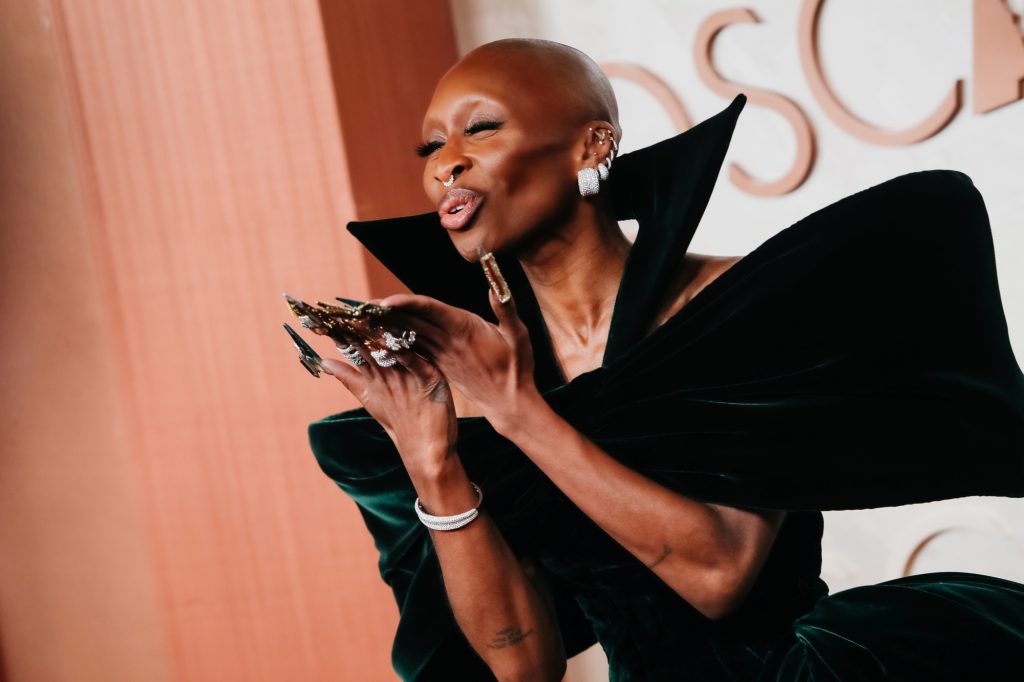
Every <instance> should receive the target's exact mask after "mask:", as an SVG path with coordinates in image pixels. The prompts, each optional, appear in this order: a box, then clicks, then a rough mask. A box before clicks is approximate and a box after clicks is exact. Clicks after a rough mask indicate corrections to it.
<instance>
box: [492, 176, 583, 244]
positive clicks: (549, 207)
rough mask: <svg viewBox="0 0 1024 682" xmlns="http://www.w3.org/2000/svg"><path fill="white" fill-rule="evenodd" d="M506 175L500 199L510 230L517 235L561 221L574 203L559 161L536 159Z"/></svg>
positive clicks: (572, 186)
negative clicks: (504, 203)
mask: <svg viewBox="0 0 1024 682" xmlns="http://www.w3.org/2000/svg"><path fill="white" fill-rule="evenodd" d="M516 171H517V172H515V173H510V174H508V175H507V176H506V178H507V182H506V185H505V187H504V192H503V193H502V194H503V197H502V198H503V200H504V201H505V202H506V206H505V207H504V209H505V210H504V211H503V213H504V215H505V216H506V217H507V218H510V219H511V224H510V225H509V227H510V228H511V229H513V230H515V231H516V232H517V233H522V232H525V231H530V230H532V229H535V228H536V227H538V226H540V225H543V224H547V223H550V222H552V221H553V220H557V219H560V218H561V217H562V216H564V215H565V213H566V210H567V208H571V206H573V205H574V204H575V199H574V196H573V193H572V191H573V188H574V187H575V185H574V184H573V185H569V184H568V182H567V178H568V177H569V174H568V171H567V170H566V168H565V167H564V165H563V164H562V163H561V162H560V160H553V159H550V158H549V159H544V160H541V159H536V160H534V161H533V162H532V163H530V162H528V163H524V164H522V165H520V166H518V167H517V169H516Z"/></svg>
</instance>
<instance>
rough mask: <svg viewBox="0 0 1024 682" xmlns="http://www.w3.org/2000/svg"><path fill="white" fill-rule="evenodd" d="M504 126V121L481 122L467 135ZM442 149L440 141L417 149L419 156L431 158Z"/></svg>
mask: <svg viewBox="0 0 1024 682" xmlns="http://www.w3.org/2000/svg"><path fill="white" fill-rule="evenodd" d="M501 125H502V121H479V122H477V123H474V124H473V125H471V126H469V127H468V128H466V130H465V133H466V135H472V134H474V133H479V132H481V131H483V130H497V129H498V128H500V127H501ZM441 147H442V143H441V142H438V141H436V140H435V141H433V142H427V143H425V144H421V145H418V146H417V147H416V155H417V156H430V155H431V154H433V153H434V152H436V151H437V150H438V149H440V148H441Z"/></svg>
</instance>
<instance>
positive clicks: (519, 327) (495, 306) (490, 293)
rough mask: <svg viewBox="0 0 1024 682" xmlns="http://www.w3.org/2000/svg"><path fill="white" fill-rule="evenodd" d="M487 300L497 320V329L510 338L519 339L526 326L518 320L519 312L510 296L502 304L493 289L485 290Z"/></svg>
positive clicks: (514, 300)
mask: <svg viewBox="0 0 1024 682" xmlns="http://www.w3.org/2000/svg"><path fill="white" fill-rule="evenodd" d="M487 300H488V301H489V302H490V304H491V310H493V311H494V316H495V317H497V318H498V329H499V330H500V331H502V332H503V333H505V334H509V335H511V336H512V337H520V336H522V335H523V334H525V333H527V332H526V325H525V324H524V323H523V321H522V320H521V319H520V318H519V311H518V310H517V309H516V299H515V298H514V297H512V296H510V297H509V299H508V300H507V301H506V302H504V303H502V302H501V301H500V300H499V299H498V294H496V293H494V289H488V290H487Z"/></svg>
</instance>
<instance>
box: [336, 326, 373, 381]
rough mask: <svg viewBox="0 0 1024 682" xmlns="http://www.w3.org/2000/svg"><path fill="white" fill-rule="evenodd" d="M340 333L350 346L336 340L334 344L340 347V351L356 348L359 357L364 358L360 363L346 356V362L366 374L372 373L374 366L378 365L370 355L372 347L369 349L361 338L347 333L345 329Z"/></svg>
mask: <svg viewBox="0 0 1024 682" xmlns="http://www.w3.org/2000/svg"><path fill="white" fill-rule="evenodd" d="M339 333H340V335H341V337H342V338H343V339H344V340H345V343H347V344H348V346H347V348H346V346H344V345H342V342H340V341H335V344H334V345H335V347H336V348H337V349H338V351H339V352H342V351H344V350H349V351H351V350H355V351H356V352H357V353H358V354H359V357H361V358H362V359H363V360H364V362H363V363H362V364H359V365H357V364H356V363H354V362H352V361H351V360H349V359H348V358H345V360H346V362H348V363H349V364H350V365H351V366H352V367H353V368H354V369H355V370H356V371H357V372H361V373H364V374H370V373H372V372H373V371H374V368H376V367H377V362H376V360H374V359H373V357H372V356H371V355H370V349H368V348H367V347H366V346H365V344H363V342H362V340H361V339H359V338H358V337H356V336H354V335H353V334H350V333H346V332H345V331H341V330H339Z"/></svg>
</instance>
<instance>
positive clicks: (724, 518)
mask: <svg viewBox="0 0 1024 682" xmlns="http://www.w3.org/2000/svg"><path fill="white" fill-rule="evenodd" d="M495 428H496V429H497V430H498V431H499V432H500V433H501V434H502V435H503V436H505V437H506V438H508V439H509V440H511V441H512V442H513V443H515V444H516V445H517V446H518V447H519V448H520V449H521V450H522V451H523V452H524V453H525V454H526V455H527V456H528V457H529V458H530V459H531V460H533V462H534V463H536V464H537V466H538V467H539V468H540V469H541V470H542V471H543V472H544V473H545V474H546V475H547V476H548V477H549V478H550V479H551V480H552V481H553V482H554V483H555V485H557V486H558V487H559V489H561V490H562V492H564V493H565V494H566V496H567V497H568V498H569V499H571V500H572V501H573V503H575V504H576V506H577V507H579V508H580V510H581V511H583V513H585V514H586V515H587V516H588V517H590V518H591V519H592V520H593V521H594V522H595V523H596V524H597V525H598V526H600V527H601V528H602V529H603V530H604V531H605V532H606V533H608V535H609V536H611V537H612V538H613V539H614V540H615V541H616V542H618V543H619V544H620V545H622V546H623V547H624V548H625V549H626V550H627V551H629V552H630V553H631V554H633V555H634V556H635V557H637V558H638V559H639V560H640V561H642V562H643V563H644V564H645V565H647V566H648V567H649V568H650V569H651V570H652V571H654V572H655V573H656V574H657V575H658V576H659V577H660V578H661V579H662V580H663V581H664V582H665V583H666V584H668V585H669V586H670V587H671V588H672V589H673V590H674V591H675V592H677V593H678V594H679V595H680V596H682V597H683V598H684V599H686V600H687V601H688V602H689V603H690V604H692V605H693V606H694V607H696V608H697V609H698V610H700V611H702V612H703V613H705V614H706V615H708V616H709V617H719V616H721V615H723V613H724V612H726V611H728V610H730V609H731V608H732V607H733V605H734V602H735V600H736V599H737V598H740V599H741V598H742V596H744V595H745V591H746V589H747V588H748V587H749V584H750V583H751V582H752V579H753V578H754V577H756V574H757V572H758V571H759V569H760V563H761V561H762V560H763V557H764V556H765V555H766V554H767V547H766V546H764V543H768V546H770V544H771V541H772V540H773V539H774V532H761V529H759V528H756V526H757V525H758V524H764V526H765V528H767V527H768V526H770V525H771V524H772V523H773V522H774V523H776V528H777V522H778V521H779V519H780V518H781V515H776V516H769V517H768V518H758V517H754V516H753V515H752V514H749V515H748V516H747V517H746V518H743V519H742V521H743V524H744V525H743V526H742V528H741V527H740V526H739V525H738V523H737V521H738V516H737V515H739V514H742V512H739V510H731V511H732V512H736V515H733V514H723V508H720V507H717V506H714V505H709V504H706V503H703V502H700V501H697V500H693V499H691V498H688V497H685V496H683V495H680V494H678V493H676V492H674V491H672V490H669V489H668V488H666V487H664V486H662V485H660V484H658V483H656V482H655V481H653V480H651V479H649V478H647V477H646V476H644V475H643V474H641V473H639V472H637V471H635V470H634V469H631V468H629V467H628V466H626V465H624V464H622V463H621V462H619V461H618V460H616V459H615V458H613V457H612V456H610V455H609V454H608V453H607V452H605V451H604V450H602V449H601V448H599V447H598V446H597V445H595V444H594V443H593V441H591V440H590V439H589V438H587V437H586V436H585V435H584V434H582V433H580V432H579V431H577V430H576V429H575V428H574V427H573V426H572V425H571V424H569V423H568V422H566V421H565V420H564V419H563V418H562V417H561V416H560V415H558V414H557V413H556V412H555V411H554V410H552V409H551V408H550V406H549V405H548V404H547V402H546V401H545V400H544V399H543V397H542V396H540V395H539V394H537V393H533V394H527V395H526V396H524V398H523V400H522V401H521V402H520V403H519V404H518V405H517V406H516V408H515V416H514V418H512V419H508V420H507V421H505V422H503V423H502V422H499V423H498V424H496V425H495ZM740 583H744V584H740Z"/></svg>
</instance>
